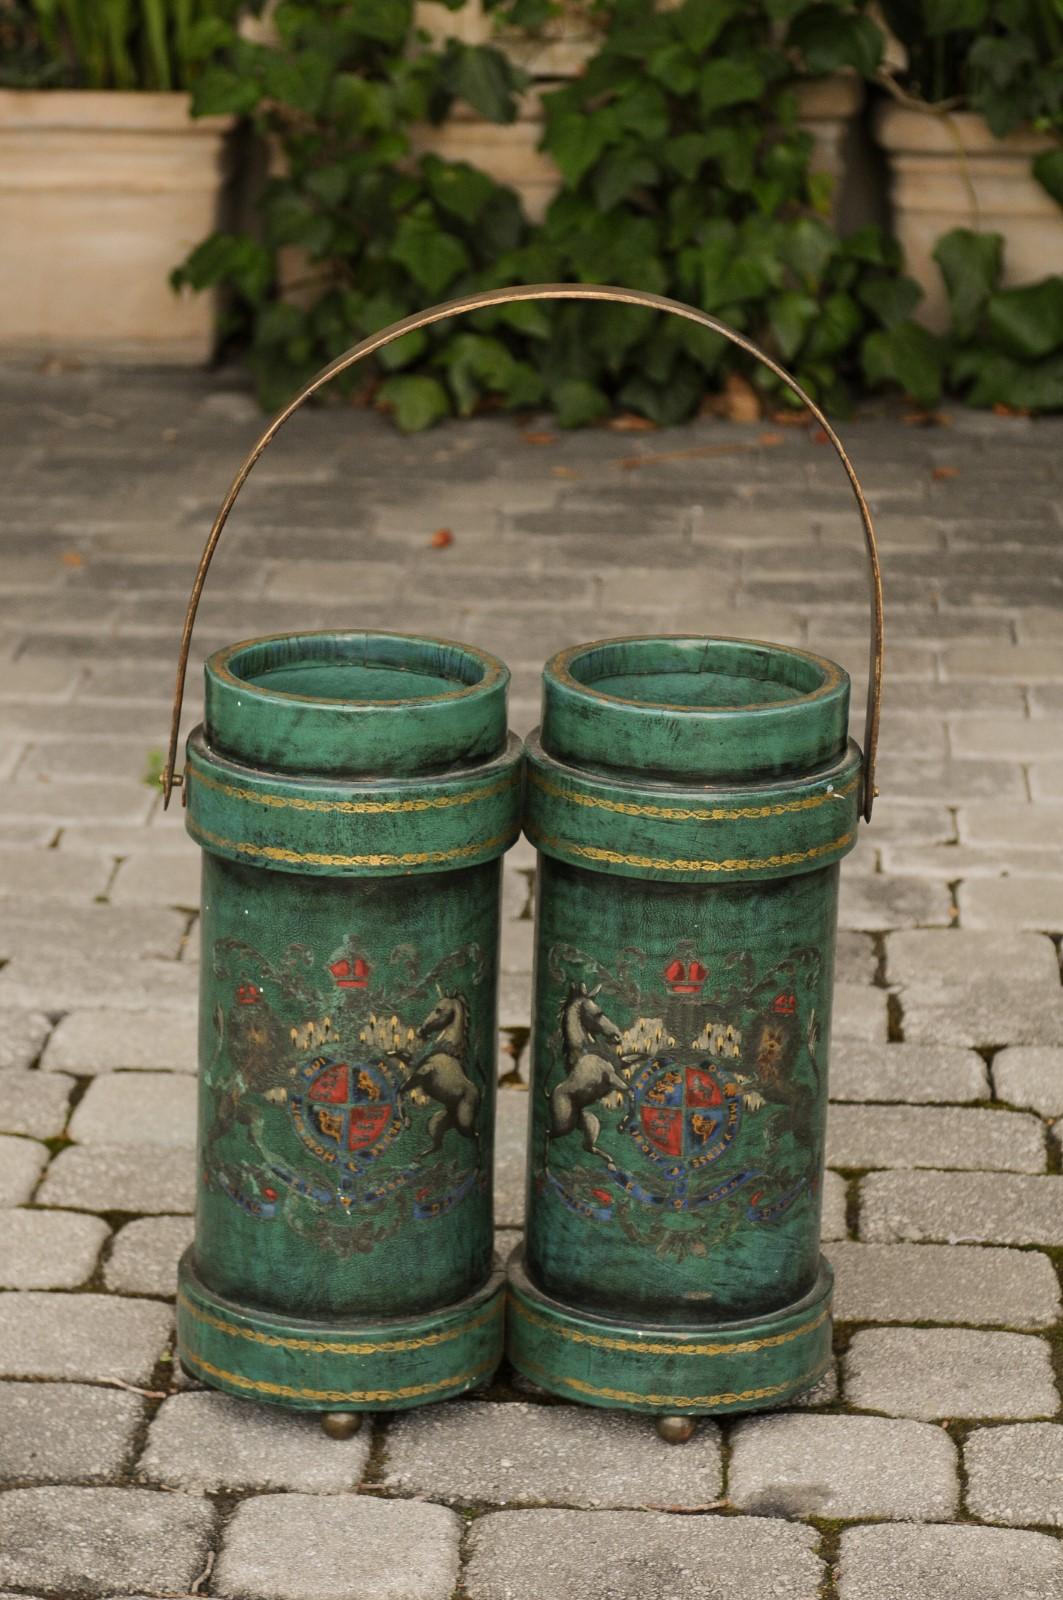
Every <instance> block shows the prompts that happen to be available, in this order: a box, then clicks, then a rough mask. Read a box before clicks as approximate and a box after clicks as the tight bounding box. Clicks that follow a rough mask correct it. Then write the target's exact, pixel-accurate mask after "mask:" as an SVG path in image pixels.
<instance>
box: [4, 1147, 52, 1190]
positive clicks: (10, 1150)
mask: <svg viewBox="0 0 1063 1600" xmlns="http://www.w3.org/2000/svg"><path fill="white" fill-rule="evenodd" d="M47 1160H48V1150H47V1147H46V1146H45V1145H43V1144H38V1143H37V1141H36V1140H35V1139H18V1138H14V1137H13V1136H9V1135H7V1134H0V1207H2V1206H20V1205H22V1204H23V1202H24V1201H26V1200H28V1199H29V1198H30V1196H31V1194H32V1193H33V1191H34V1189H35V1188H36V1186H37V1179H38V1178H39V1177H40V1175H41V1173H42V1172H43V1170H44V1166H45V1163H46V1162H47Z"/></svg>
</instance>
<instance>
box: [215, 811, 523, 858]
mask: <svg viewBox="0 0 1063 1600" xmlns="http://www.w3.org/2000/svg"><path fill="white" fill-rule="evenodd" d="M188 831H189V833H190V834H191V835H192V836H193V838H195V839H198V840H199V842H200V843H201V844H214V845H217V846H218V849H219V850H235V851H238V852H239V853H240V855H244V856H255V857H257V858H260V859H262V860H264V861H282V862H284V863H285V865H287V866H293V867H301V866H308V867H425V866H433V867H437V866H438V867H441V866H445V865H446V864H447V862H448V861H467V860H468V859H469V857H470V856H478V855H482V854H483V853H484V851H485V850H494V849H496V848H498V849H506V848H508V847H509V845H511V844H512V843H513V841H514V839H515V838H516V837H517V830H507V831H506V832H505V833H496V834H495V835H494V837H493V838H491V839H480V840H477V841H476V842H475V843H474V844H462V845H456V846H455V847H454V849H453V850H416V851H412V852H410V853H409V854H406V855H392V854H390V853H382V854H380V855H368V856H338V855H325V854H323V853H322V852H320V851H317V850H285V849H283V848H282V847H281V846H280V845H276V844H250V843H248V842H246V841H244V840H240V839H224V838H222V836H221V834H219V833H211V832H210V830H209V829H208V828H204V827H202V826H201V825H200V824H199V823H198V822H197V821H196V819H195V818H194V817H189V819H188Z"/></svg>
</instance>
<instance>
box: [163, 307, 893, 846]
mask: <svg viewBox="0 0 1063 1600" xmlns="http://www.w3.org/2000/svg"><path fill="white" fill-rule="evenodd" d="M522 300H608V301H613V302H616V303H619V304H621V305H631V306H643V307H645V308H646V309H647V310H650V311H668V312H672V313H673V314H674V315H675V316H677V317H685V318H686V320H687V321H688V322H695V323H697V324H698V325H699V326H700V327H702V328H709V329H711V330H712V332H713V333H718V334H720V335H722V337H723V338H725V339H727V340H729V341H730V343H731V344H733V345H737V346H738V348H739V349H741V350H744V351H746V353H747V354H748V355H751V356H753V357H754V358H755V359H756V360H757V361H759V362H761V364H762V365H763V366H765V367H767V368H768V369H769V371H771V372H774V374H775V376H776V377H777V378H780V379H781V380H782V382H783V383H785V384H786V386H787V388H788V389H790V390H791V391H792V392H793V393H794V394H795V395H796V396H797V398H798V399H799V400H800V401H801V402H802V403H803V404H804V405H805V406H807V407H808V410H809V411H810V412H811V413H812V415H813V416H814V417H815V419H816V421H817V422H818V423H819V425H820V427H821V428H822V429H823V431H824V433H825V434H826V435H827V438H828V439H829V440H830V442H831V444H832V445H833V446H834V449H835V451H836V452H837V455H838V459H839V460H840V461H841V464H842V466H843V467H844V468H845V472H846V475H847V476H848V479H849V483H850V485H851V487H852V491H853V494H854V495H855V497H856V504H857V507H858V509H859V512H860V520H861V522H862V523H863V526H864V538H865V541H866V544H867V555H868V562H869V564H870V578H871V584H870V587H871V648H870V655H869V660H868V685H867V719H866V721H865V724H864V787H863V801H862V810H863V815H864V817H865V818H866V819H867V820H868V821H870V820H871V808H872V806H873V804H874V800H875V795H876V794H877V792H878V791H877V790H876V788H875V753H876V750H877V747H878V721H879V700H880V697H881V692H882V647H883V639H884V632H883V622H882V575H881V572H880V569H879V561H878V548H877V546H876V544H875V530H874V528H873V527H872V525H871V513H870V511H869V510H868V506H867V501H866V499H865V498H864V491H863V490H862V489H861V487H860V483H859V480H858V479H857V476H856V473H855V472H854V470H853V465H852V462H851V461H850V460H849V457H848V456H847V455H846V453H845V450H844V449H843V447H842V442H841V440H840V439H839V438H838V435H837V434H836V433H835V431H834V429H833V428H832V427H831V425H830V423H829V422H828V421H827V419H826V417H825V416H824V415H823V412H822V411H821V410H820V409H819V407H818V406H817V405H816V403H815V401H814V400H812V399H811V398H810V397H809V396H808V395H807V394H806V393H805V391H804V390H803V389H802V388H801V386H800V384H799V383H798V382H797V380H796V378H792V377H791V376H790V374H789V373H788V372H787V371H786V369H785V368H784V367H780V366H779V364H778V362H777V361H773V360H772V358H771V356H768V355H765V353H764V351H763V350H759V349H758V348H757V346H756V345H755V344H753V343H752V342H751V341H750V340H749V339H747V338H745V336H744V335H743V334H740V333H736V332H735V331H734V329H733V328H728V327H727V326H726V324H724V323H722V322H718V321H717V320H716V318H715V317H711V316H709V315H708V313H707V312H705V311H698V310H696V309H695V308H694V307H693V306H688V305H684V304H683V302H682V301H681V300H668V299H666V298H665V297H664V296H663V295H659V294H646V293H645V292H644V291H643V290H641V289H619V288H616V287H615V286H613V285H603V284H594V283H588V284H583V283H533V284H525V285H521V286H519V287H518V288H515V289H489V290H485V291H484V292H483V293H482V294H470V295H465V296H463V297H462V298H461V299H460V300H448V301H446V303H445V304H443V305H438V306H430V307H429V309H428V310H427V311H419V312H417V313H416V315H414V316H412V317H404V318H403V320H402V321H401V322H393V323H392V324H391V326H390V327H389V328H381V330H380V332H379V333H373V334H370V336H369V338H368V339H363V340H362V342H361V343H360V344H356V345H354V346H352V348H351V349H350V350H346V351H344V353H343V355H341V356H337V357H336V359H335V361H330V362H329V364H328V366H327V367H322V369H321V371H320V372H319V373H318V374H317V375H316V377H313V378H311V379H310V382H309V383H308V384H307V385H306V386H305V388H303V389H301V390H300V391H299V393H298V394H297V395H296V396H295V398H294V399H292V400H289V402H288V404H287V405H286V406H285V407H284V409H283V411H280V412H278V414H277V415H276V416H275V417H274V419H273V421H272V422H271V423H270V425H269V427H268V428H267V429H266V431H265V433H264V434H263V435H262V437H261V438H260V439H259V441H258V443H257V444H256V445H255V446H254V448H253V449H252V450H251V452H250V454H249V455H248V457H247V459H246V460H245V461H244V464H243V466H242V467H241V468H240V470H239V472H238V473H237V474H236V477H235V478H234V479H233V481H232V486H231V488H230V489H229V492H228V494H227V495H226V496H225V499H224V500H223V502H222V505H221V509H220V511H219V512H218V515H217V516H216V517H215V519H214V526H213V527H212V528H211V530H210V534H209V536H208V538H207V542H206V544H205V545H204V547H203V554H202V556H201V557H200V562H199V568H198V570H197V572H196V576H195V579H194V581H193V583H192V592H191V594H190V595H189V597H188V608H187V610H186V612H185V620H184V627H183V629H182V631H181V649H180V654H179V656H178V660H177V684H176V687H175V689H174V701H173V717H172V720H171V723H170V748H169V752H168V754H167V757H166V770H165V772H164V773H163V778H162V787H163V804H164V806H167V805H169V803H170V796H171V794H172V793H173V788H174V784H175V783H180V782H181V778H180V777H178V776H177V774H176V773H175V771H174V763H175V762H176V760H177V740H178V734H179V728H180V722H181V705H182V701H183V700H184V690H185V676H186V673H187V671H188V651H189V646H190V645H191V642H192V629H193V628H194V627H195V622H196V612H197V610H198V609H199V600H200V596H201V595H202V593H203V585H204V583H205V582H206V578H207V570H208V568H209V567H210V563H211V560H212V558H213V556H214V551H215V550H216V548H217V545H218V540H219V539H220V538H221V534H222V529H223V528H224V527H225V524H226V522H227V521H228V520H229V513H230V511H231V510H232V508H233V506H234V505H235V504H236V497H237V495H238V494H239V493H240V490H241V489H242V488H243V486H244V484H245V483H246V481H247V479H248V477H249V475H250V472H251V469H252V467H253V466H254V464H255V462H256V461H257V460H258V458H259V456H260V455H261V454H262V452H263V450H265V448H266V446H267V445H268V444H269V443H270V441H271V440H272V439H273V438H274V437H275V435H276V434H278V433H279V432H280V430H281V428H282V427H283V426H284V424H285V423H286V422H287V420H288V418H289V417H291V416H293V415H294V414H295V412H296V411H298V410H299V408H300V406H302V405H303V404H304V402H305V401H307V400H309V399H310V397H311V395H314V394H316V393H317V391H318V390H319V389H322V388H324V386H325V384H326V383H328V382H329V381H330V379H332V378H335V377H337V376H338V374H339V373H341V372H346V371H347V369H348V368H349V367H353V366H356V365H357V363H358V362H359V361H363V360H364V359H365V357H366V356H371V355H373V354H374V352H375V351H377V350H381V349H383V347H384V346H385V345H388V344H393V343H394V341H395V340H396V339H401V338H402V336H403V334H404V333H413V332H415V331H416V330H417V329H418V328H427V327H430V326H431V324H432V323H434V322H442V321H443V320H444V318H446V317H454V316H461V315H462V314H464V313H465V312H467V311H483V310H485V309H486V308H488V307H489V306H505V305H511V304H514V303H516V302H518V301H522Z"/></svg>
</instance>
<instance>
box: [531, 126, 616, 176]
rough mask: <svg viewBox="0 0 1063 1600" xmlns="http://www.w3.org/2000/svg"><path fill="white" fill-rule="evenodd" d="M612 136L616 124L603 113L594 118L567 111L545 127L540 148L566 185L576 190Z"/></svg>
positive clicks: (613, 135) (614, 134) (613, 136)
mask: <svg viewBox="0 0 1063 1600" xmlns="http://www.w3.org/2000/svg"><path fill="white" fill-rule="evenodd" d="M615 137H616V125H615V123H614V122H613V119H612V118H611V117H609V116H608V115H606V114H605V113H604V112H599V113H598V114H597V116H593V117H586V116H582V115H577V114H576V113H575V112H566V113H565V114H564V115H563V116H559V117H554V118H552V119H551V120H550V122H549V123H548V124H547V129H546V137H545V139H544V141H543V147H544V149H545V150H546V151H547V153H548V154H549V155H551V156H552V157H553V159H554V163H555V165H556V166H557V167H558V169H559V170H560V172H561V176H562V177H563V178H564V179H565V182H566V183H567V184H568V185H569V187H570V188H575V186H576V184H578V183H579V181H580V179H581V178H582V177H583V175H584V173H586V172H589V171H590V169H591V167H593V165H594V163H595V162H596V161H597V159H598V157H599V156H600V155H601V153H602V151H603V150H604V149H605V147H606V145H607V144H609V143H610V142H611V141H612V140H613V139H614V138H615Z"/></svg>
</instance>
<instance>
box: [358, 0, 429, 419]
mask: <svg viewBox="0 0 1063 1600" xmlns="http://www.w3.org/2000/svg"><path fill="white" fill-rule="evenodd" d="M411 20H412V13H411V7H410V4H409V0H357V4H356V5H351V6H344V8H343V25H344V27H345V28H348V29H349V30H350V31H351V32H352V33H356V34H361V36H362V37H363V38H364V39H372V40H374V41H375V42H376V43H377V44H390V45H400V44H402V43H404V41H405V39H406V35H407V34H408V33H409V31H410V23H411ZM400 426H401V424H400Z"/></svg>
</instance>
